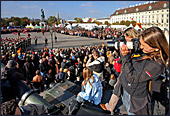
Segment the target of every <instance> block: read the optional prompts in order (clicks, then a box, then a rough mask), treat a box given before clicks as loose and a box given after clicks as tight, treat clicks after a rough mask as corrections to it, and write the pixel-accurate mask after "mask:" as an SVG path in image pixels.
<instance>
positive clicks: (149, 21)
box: [112, 19, 169, 23]
mask: <svg viewBox="0 0 170 116" xmlns="http://www.w3.org/2000/svg"><path fill="white" fill-rule="evenodd" d="M117 21H120V20H115V21H114V20H112V22H117ZM164 21H165V20H163V19H162V21H161V23H164ZM144 22H148V23H151V20H140V19H139V23H144ZM156 22H157V23H159V21H158V19H157V20H156ZM168 22H169V20H168V19H166V23H168ZM152 23H154V20H152Z"/></svg>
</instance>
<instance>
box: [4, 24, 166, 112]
mask: <svg viewBox="0 0 170 116" xmlns="http://www.w3.org/2000/svg"><path fill="white" fill-rule="evenodd" d="M56 31H57V32H60V33H62V32H61V31H62V29H57V30H56ZM71 31H72V32H77V33H76V34H77V36H85V37H92V36H93V37H95V38H99V39H101V38H103V39H104V38H106V35H109V34H110V35H111V37H113V36H114V37H115V38H118V37H120V36H122V35H123V36H124V37H125V41H131V40H132V39H133V38H139V41H140V48H141V49H140V50H139V51H138V52H137V53H134V51H133V49H132V50H129V49H128V48H127V46H126V45H124V44H123V46H122V47H121V48H120V50H116V49H115V50H114V51H111V50H110V48H109V47H107V45H104V44H102V45H98V46H97V45H95V46H80V47H78V48H74V47H73V48H67V49H64V48H61V49H59V48H55V49H48V48H47V47H45V48H44V49H41V50H38V51H35V50H34V49H32V50H25V49H21V50H20V51H18V52H16V53H12V52H10V51H6V52H1V76H2V75H3V73H4V71H7V78H10V79H13V81H14V80H15V79H16V80H23V81H24V82H25V83H26V84H27V85H28V86H29V87H30V88H33V89H34V88H36V89H38V90H39V93H40V92H43V91H44V90H46V89H48V88H49V87H50V84H51V83H63V82H65V81H71V82H73V83H75V84H77V85H80V86H82V91H81V92H80V93H79V94H78V95H77V101H78V102H82V101H83V100H87V101H89V102H92V103H93V104H95V105H99V104H101V100H102V96H103V91H104V90H108V89H110V90H113V95H112V97H111V99H110V101H109V103H107V104H101V107H102V108H103V109H104V110H109V111H110V112H111V113H113V110H114V108H115V105H116V103H117V102H118V100H119V98H120V97H122V101H123V104H124V106H125V107H126V110H127V112H128V114H137V115H138V114H141V115H142V114H145V115H150V114H151V113H150V112H148V111H150V110H151V109H149V108H150V104H151V101H150V99H151V98H150V97H148V96H149V93H148V91H147V89H148V88H147V83H148V82H149V81H150V80H152V79H156V78H157V77H159V76H160V75H161V74H163V69H164V67H165V66H166V65H167V62H168V61H169V47H168V42H167V40H166V37H165V35H164V33H163V32H162V31H161V30H160V29H159V28H158V27H152V28H148V29H146V30H144V31H143V32H138V31H137V30H135V29H134V28H132V27H131V28H128V29H126V30H125V31H124V32H118V31H114V30H108V31H107V30H105V31H103V30H100V31H91V32H88V31H87V32H86V31H85V30H71ZM71 31H69V30H66V29H65V30H64V33H65V34H69V33H71ZM74 34H75V33H74ZM2 64H3V65H5V66H6V68H5V69H4V70H2ZM2 72H3V73H2ZM3 78H5V77H4V75H3V76H2V77H1V79H3ZM14 82H15V81H14ZM8 100H9V99H3V100H2V102H6V101H8ZM1 113H2V108H1Z"/></svg>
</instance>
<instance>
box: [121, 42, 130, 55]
mask: <svg viewBox="0 0 170 116" xmlns="http://www.w3.org/2000/svg"><path fill="white" fill-rule="evenodd" d="M120 53H121V54H122V55H123V56H125V55H127V54H128V53H129V50H128V47H127V46H126V45H125V44H123V45H122V46H121V47H120Z"/></svg>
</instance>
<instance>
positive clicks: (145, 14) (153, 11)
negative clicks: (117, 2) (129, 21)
mask: <svg viewBox="0 0 170 116" xmlns="http://www.w3.org/2000/svg"><path fill="white" fill-rule="evenodd" d="M166 11H167V12H169V10H166ZM156 12H157V13H159V12H161V11H152V12H143V13H136V14H135V13H134V14H126V15H125V16H128V15H133V16H134V15H140V14H145V15H146V14H150V13H156ZM162 12H164V10H162ZM117 14H118V13H117ZM168 14H169V13H168Z"/></svg>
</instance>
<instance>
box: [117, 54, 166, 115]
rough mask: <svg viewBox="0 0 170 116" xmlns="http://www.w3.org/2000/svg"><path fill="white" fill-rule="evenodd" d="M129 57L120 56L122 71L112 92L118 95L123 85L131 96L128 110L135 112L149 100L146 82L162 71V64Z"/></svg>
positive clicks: (156, 76)
mask: <svg viewBox="0 0 170 116" xmlns="http://www.w3.org/2000/svg"><path fill="white" fill-rule="evenodd" d="M130 57H131V55H130V54H129V55H126V56H121V58H122V72H121V73H120V76H119V82H118V84H117V85H116V87H115V89H114V94H116V95H117V96H119V97H120V95H121V93H122V87H123V88H124V89H125V90H126V91H127V92H128V93H129V94H130V96H131V102H130V112H133V113H136V112H138V111H140V110H141V109H143V108H144V107H146V106H147V105H148V104H149V103H150V102H151V101H150V96H149V93H148V90H149V89H148V87H149V86H148V82H149V81H150V80H152V79H155V78H158V77H159V76H160V75H161V74H162V73H163V71H164V65H163V64H162V63H158V62H156V61H152V60H146V59H145V60H136V59H131V58H130Z"/></svg>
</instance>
